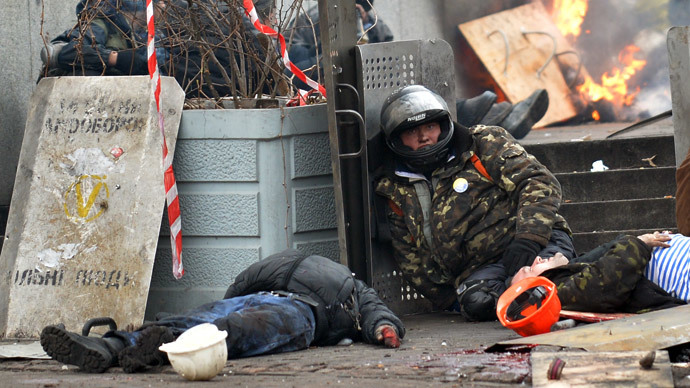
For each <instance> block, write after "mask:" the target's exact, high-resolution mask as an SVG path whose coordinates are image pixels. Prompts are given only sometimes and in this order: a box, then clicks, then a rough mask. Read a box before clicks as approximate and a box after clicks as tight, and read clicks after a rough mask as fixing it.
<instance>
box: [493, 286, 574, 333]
mask: <svg viewBox="0 0 690 388" xmlns="http://www.w3.org/2000/svg"><path fill="white" fill-rule="evenodd" d="M560 312H561V301H560V300H559V299H558V295H556V285H555V284H553V282H551V280H549V279H547V278H545V277H543V276H536V277H531V278H525V279H522V280H520V281H519V282H517V283H515V284H513V285H512V286H510V288H508V289H507V290H506V291H505V292H504V293H503V294H502V295H501V297H500V298H498V303H497V304H496V315H497V316H498V320H499V321H500V322H501V324H502V325H503V326H505V327H507V328H509V329H512V330H514V331H515V332H516V333H518V334H520V335H521V336H523V337H527V336H530V335H535V334H542V333H548V332H549V331H551V326H552V325H553V324H554V323H556V322H558V315H559V314H560Z"/></svg>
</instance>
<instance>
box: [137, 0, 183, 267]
mask: <svg viewBox="0 0 690 388" xmlns="http://www.w3.org/2000/svg"><path fill="white" fill-rule="evenodd" d="M146 26H147V28H148V45H147V53H148V65H149V66H148V67H149V76H150V77H151V89H152V92H153V96H154V98H155V99H156V112H158V126H159V127H160V131H161V137H162V139H163V171H165V173H164V175H163V181H164V184H165V199H166V202H167V203H168V223H169V224H170V243H171V245H172V272H173V276H174V277H175V279H180V278H181V277H182V275H184V266H183V265H182V217H181V215H180V200H179V198H178V197H177V184H176V183H175V173H174V172H173V167H172V157H171V156H170V154H169V153H168V144H167V142H166V140H165V123H164V121H163V113H161V104H160V100H161V75H160V72H159V71H158V61H157V60H156V41H155V35H156V28H155V24H154V20H153V0H146Z"/></svg>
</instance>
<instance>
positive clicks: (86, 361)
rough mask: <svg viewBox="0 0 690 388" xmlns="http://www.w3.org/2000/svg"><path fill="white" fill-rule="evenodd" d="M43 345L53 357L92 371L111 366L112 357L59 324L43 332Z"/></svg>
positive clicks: (99, 371)
mask: <svg viewBox="0 0 690 388" xmlns="http://www.w3.org/2000/svg"><path fill="white" fill-rule="evenodd" d="M41 346H42V347H43V350H45V352H46V353H47V354H48V355H49V356H50V357H51V358H53V359H55V360H57V361H59V362H61V363H63V364H70V365H76V366H78V367H79V369H81V370H83V371H85V372H90V373H103V372H105V370H106V369H108V367H110V359H109V358H108V357H107V356H106V355H104V354H103V352H102V351H101V350H98V349H94V348H93V347H92V346H91V344H89V343H86V342H84V341H80V340H79V339H78V338H77V337H75V335H71V333H70V332H68V331H66V330H65V329H63V328H61V327H58V326H48V327H46V328H44V329H43V331H42V332H41Z"/></svg>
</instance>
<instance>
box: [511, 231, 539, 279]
mask: <svg viewBox="0 0 690 388" xmlns="http://www.w3.org/2000/svg"><path fill="white" fill-rule="evenodd" d="M541 249H542V246H541V244H539V243H538V242H536V241H532V240H527V239H524V238H517V239H515V240H513V241H511V243H510V244H508V247H507V248H506V250H505V251H504V252H503V257H502V258H501V263H502V264H503V266H505V267H506V272H507V273H508V276H513V275H515V273H516V272H517V271H518V270H519V269H520V268H522V267H524V266H529V265H532V263H533V262H534V259H535V258H536V257H537V254H538V253H539V251H541Z"/></svg>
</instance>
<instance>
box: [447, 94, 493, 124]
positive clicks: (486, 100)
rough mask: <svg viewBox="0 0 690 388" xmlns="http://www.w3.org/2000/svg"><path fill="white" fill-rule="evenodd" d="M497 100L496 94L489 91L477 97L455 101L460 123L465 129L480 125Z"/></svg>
mask: <svg viewBox="0 0 690 388" xmlns="http://www.w3.org/2000/svg"><path fill="white" fill-rule="evenodd" d="M496 98H497V96H496V94H494V93H493V92H490V91H488V90H487V91H485V92H484V93H482V94H480V95H479V96H477V97H472V98H470V99H459V100H457V101H455V109H456V111H457V116H458V123H459V124H461V125H463V126H465V127H471V126H473V125H477V124H479V123H480V122H481V119H482V118H483V117H484V116H485V115H486V114H487V112H489V109H491V107H492V106H493V105H494V102H496Z"/></svg>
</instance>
